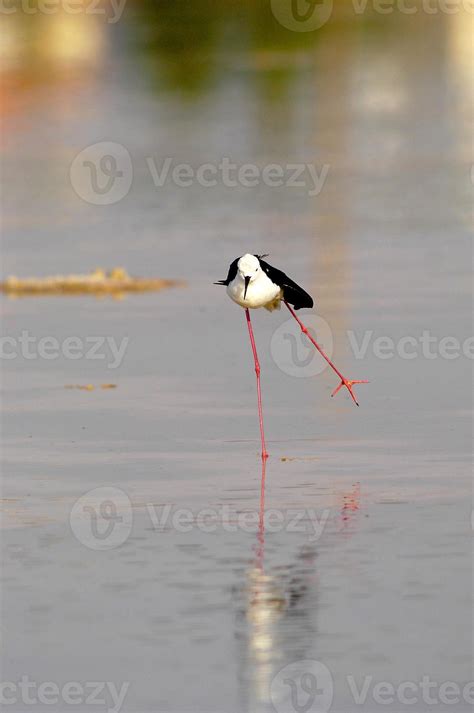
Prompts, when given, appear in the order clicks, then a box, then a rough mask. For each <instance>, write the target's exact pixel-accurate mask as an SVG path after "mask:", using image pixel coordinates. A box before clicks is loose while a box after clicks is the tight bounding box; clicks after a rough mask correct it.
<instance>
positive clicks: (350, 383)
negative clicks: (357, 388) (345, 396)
mask: <svg viewBox="0 0 474 713" xmlns="http://www.w3.org/2000/svg"><path fill="white" fill-rule="evenodd" d="M368 383H369V382H368V381H367V380H366V379H353V380H352V381H350V380H349V379H341V383H340V384H339V386H336V388H335V389H334V391H333V392H332V394H331V398H332V397H333V396H335V395H336V394H337V392H338V391H340V390H341V389H342V387H343V386H345V387H346V389H347V390H348V392H349V393H350V395H351V398H352V400H353V402H354V403H355V405H356V406H358V405H359V404H358V402H357V399H356V397H355V395H354V392H353V390H352V387H353V386H354V384H368Z"/></svg>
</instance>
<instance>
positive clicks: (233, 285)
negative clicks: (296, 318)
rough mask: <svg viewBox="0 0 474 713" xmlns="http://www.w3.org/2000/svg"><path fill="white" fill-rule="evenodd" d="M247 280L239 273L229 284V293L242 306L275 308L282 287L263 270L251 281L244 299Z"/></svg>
mask: <svg viewBox="0 0 474 713" xmlns="http://www.w3.org/2000/svg"><path fill="white" fill-rule="evenodd" d="M244 292H245V280H244V278H243V277H242V275H241V274H240V273H239V272H237V275H236V276H235V278H234V279H233V280H232V282H230V283H229V285H228V286H227V294H228V295H229V297H230V298H231V299H232V300H234V302H237V304H238V305H240V306H241V307H249V308H251V309H257V308H258V307H268V308H269V309H274V308H275V307H276V306H277V305H276V304H274V303H275V301H278V300H279V298H280V297H281V289H280V287H279V286H278V285H275V283H274V282H272V281H271V280H270V278H269V277H268V276H267V275H266V274H265V273H264V272H263V271H260V272H259V273H258V275H257V277H256V278H255V279H254V280H252V281H251V282H250V283H249V286H248V288H247V294H246V297H245V299H244Z"/></svg>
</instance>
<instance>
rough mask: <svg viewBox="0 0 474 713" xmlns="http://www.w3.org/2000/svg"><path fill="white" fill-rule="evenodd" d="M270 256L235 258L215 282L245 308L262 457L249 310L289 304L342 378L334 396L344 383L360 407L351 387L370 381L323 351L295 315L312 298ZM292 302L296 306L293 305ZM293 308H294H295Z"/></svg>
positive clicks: (248, 255)
mask: <svg viewBox="0 0 474 713" xmlns="http://www.w3.org/2000/svg"><path fill="white" fill-rule="evenodd" d="M264 257H267V255H250V254H248V253H247V254H246V255H242V257H238V258H236V259H235V260H234V261H233V262H232V263H231V265H230V267H229V272H228V275H227V277H226V279H225V280H219V282H215V283H214V284H215V285H225V286H226V287H227V294H228V295H229V297H230V298H231V299H232V300H234V302H237V304H238V305H240V306H241V307H243V308H244V309H245V316H246V318H247V327H248V330H249V336H250V344H251V346H252V352H253V358H254V362H255V373H256V375H257V397H258V416H259V421H260V437H261V440H262V458H263V459H264V460H265V459H266V458H268V453H267V449H266V446H265V433H264V429H263V412H262V393H261V389H260V363H259V361H258V355H257V347H256V345H255V338H254V336H253V329H252V322H251V321H250V312H249V308H250V309H258V308H259V307H265V309H268V310H269V311H270V312H272V311H273V310H274V309H280V305H281V302H282V301H283V302H284V303H285V305H286V306H287V307H288V309H289V311H290V313H291V315H292V316H293V317H294V318H295V319H296V321H297V322H298V324H299V326H300V328H301V331H302V332H303V334H306V336H307V337H308V339H309V340H310V342H312V344H313V345H314V346H315V347H316V349H317V350H318V352H319V353H320V354H321V356H322V357H323V358H324V359H325V360H326V361H327V363H328V364H329V366H330V367H331V369H333V371H335V372H336V374H337V375H338V377H339V378H340V380H341V382H340V384H339V385H338V386H337V387H336V388H335V389H334V391H333V392H332V394H331V396H335V395H336V394H337V392H338V391H339V390H340V389H342V387H343V386H345V387H346V388H347V390H348V391H349V393H350V395H351V397H352V400H353V401H354V403H355V404H356V406H358V405H359V404H358V403H357V400H356V397H355V396H354V392H353V390H352V387H353V385H354V384H368V381H366V380H349V379H346V378H345V377H344V376H343V375H342V374H341V372H340V371H339V369H337V368H336V367H335V366H334V364H333V363H332V361H331V360H330V359H329V357H328V356H327V355H326V354H325V353H324V351H323V350H322V348H321V347H320V346H319V344H318V343H317V342H316V341H315V340H314V339H313V337H312V336H311V335H310V333H309V332H308V330H307V328H306V327H305V325H304V324H303V322H302V321H301V320H300V319H299V318H298V316H297V315H296V314H295V311H294V310H297V309H301V308H302V307H312V306H313V298H312V297H311V296H310V295H308V293H307V292H305V291H304V290H303V288H302V287H300V286H299V285H297V284H296V282H293V280H291V279H290V278H289V277H287V275H285V273H284V272H282V271H281V270H277V269H276V268H275V267H272V266H271V265H269V264H268V262H265V261H264V260H263V258H264ZM291 305H293V307H291ZM293 308H294V309H293Z"/></svg>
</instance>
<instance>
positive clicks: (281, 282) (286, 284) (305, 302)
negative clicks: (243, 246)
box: [231, 255, 314, 309]
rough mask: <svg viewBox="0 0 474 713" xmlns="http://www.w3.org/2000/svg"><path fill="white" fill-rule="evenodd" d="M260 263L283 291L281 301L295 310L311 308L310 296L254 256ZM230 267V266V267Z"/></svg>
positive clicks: (286, 276) (279, 271)
mask: <svg viewBox="0 0 474 713" xmlns="http://www.w3.org/2000/svg"><path fill="white" fill-rule="evenodd" d="M256 257H258V259H259V261H260V267H261V268H262V270H263V271H264V272H265V274H266V275H267V276H268V277H269V278H270V280H271V281H272V282H274V283H275V285H278V287H281V289H282V290H283V299H284V300H285V302H288V303H289V304H290V305H292V306H293V307H294V308H295V309H301V308H302V307H308V308H310V307H312V306H313V304H314V302H313V298H312V297H311V295H308V293H307V292H305V290H303V288H302V287H300V286H299V285H297V284H296V282H293V280H292V279H291V278H290V277H288V275H285V273H284V272H282V271H281V270H278V269H277V268H276V267H272V266H271V265H269V264H268V262H265V260H262V259H261V258H260V257H259V256H258V255H256ZM232 264H233V263H232ZM231 267H232V266H231Z"/></svg>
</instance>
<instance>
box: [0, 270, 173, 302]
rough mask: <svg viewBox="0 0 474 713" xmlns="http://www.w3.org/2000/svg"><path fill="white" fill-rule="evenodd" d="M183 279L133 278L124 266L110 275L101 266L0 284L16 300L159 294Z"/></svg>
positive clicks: (10, 280)
mask: <svg viewBox="0 0 474 713" xmlns="http://www.w3.org/2000/svg"><path fill="white" fill-rule="evenodd" d="M183 284H184V283H183V282H182V281H181V280H167V279H163V278H144V277H131V276H130V275H129V274H128V272H127V271H126V270H125V268H123V267H114V268H113V269H112V270H109V271H108V272H107V271H106V270H103V269H102V268H100V267H98V268H96V269H95V270H93V271H92V272H90V273H88V274H84V275H83V274H78V275H54V276H52V277H44V278H36V277H28V278H19V277H17V276H16V275H10V277H8V278H7V279H6V280H5V282H2V283H0V289H1V291H2V292H5V293H6V294H7V295H10V296H12V297H15V296H23V295H82V294H92V295H107V294H110V295H113V296H114V297H120V296H121V295H122V294H123V293H124V292H155V291H158V290H163V289H165V288H167V287H178V286H182V285H183Z"/></svg>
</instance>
